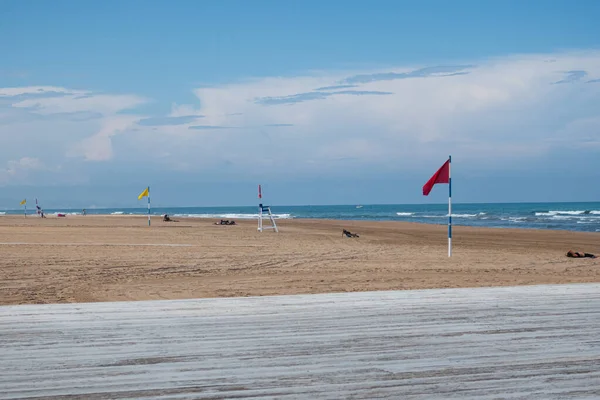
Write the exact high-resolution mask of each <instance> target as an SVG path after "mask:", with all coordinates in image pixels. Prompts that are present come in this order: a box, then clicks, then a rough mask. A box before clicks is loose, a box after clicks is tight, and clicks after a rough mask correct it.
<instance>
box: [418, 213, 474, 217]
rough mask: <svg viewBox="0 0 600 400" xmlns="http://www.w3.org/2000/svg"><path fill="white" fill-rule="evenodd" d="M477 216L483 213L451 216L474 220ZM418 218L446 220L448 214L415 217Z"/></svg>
mask: <svg viewBox="0 0 600 400" xmlns="http://www.w3.org/2000/svg"><path fill="white" fill-rule="evenodd" d="M479 215H485V213H479V214H452V218H475V217H477V216H479ZM415 217H418V218H448V214H444V215H441V214H440V215H415Z"/></svg>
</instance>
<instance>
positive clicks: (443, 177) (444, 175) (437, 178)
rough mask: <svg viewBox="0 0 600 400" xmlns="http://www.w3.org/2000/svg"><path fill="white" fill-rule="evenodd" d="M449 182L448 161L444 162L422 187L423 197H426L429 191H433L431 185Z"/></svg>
mask: <svg viewBox="0 0 600 400" xmlns="http://www.w3.org/2000/svg"><path fill="white" fill-rule="evenodd" d="M449 182H450V160H448V161H446V162H445V163H444V165H442V167H441V168H440V169H438V170H437V172H436V173H435V174H433V176H432V177H431V178H429V180H428V181H427V183H426V184H425V185H423V196H427V195H428V194H429V192H431V189H433V185H435V184H436V183H449Z"/></svg>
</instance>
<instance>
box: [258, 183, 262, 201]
mask: <svg viewBox="0 0 600 400" xmlns="http://www.w3.org/2000/svg"><path fill="white" fill-rule="evenodd" d="M258 198H259V199H262V189H261V187H260V185H258Z"/></svg>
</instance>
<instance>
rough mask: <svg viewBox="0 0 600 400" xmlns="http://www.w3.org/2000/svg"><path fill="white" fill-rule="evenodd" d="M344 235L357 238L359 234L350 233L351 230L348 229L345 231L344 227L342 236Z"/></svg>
mask: <svg viewBox="0 0 600 400" xmlns="http://www.w3.org/2000/svg"><path fill="white" fill-rule="evenodd" d="M344 235H345V236H346V237H349V238H357V237H359V236H358V233H352V232H350V231H347V230H346V229H344V230H343V231H342V237H343V236H344Z"/></svg>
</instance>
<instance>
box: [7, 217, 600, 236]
mask: <svg viewBox="0 0 600 400" xmlns="http://www.w3.org/2000/svg"><path fill="white" fill-rule="evenodd" d="M163 215H164V214H150V218H151V221H153V222H155V221H156V222H160V223H162V222H163V221H162V217H163ZM169 216H171V217H173V218H175V219H181V220H184V221H197V222H200V221H211V223H213V222H215V221H219V220H221V219H228V218H229V219H233V220H235V221H236V223H237V224H246V223H250V222H253V223H255V224H256V223H257V221H258V218H257V217H252V218H240V217H213V216H210V217H198V216H179V215H175V214H169ZM3 218H4V219H6V218H9V219H14V220H16V221H18V220H19V219H20V220H23V221H26V220H30V219H41V218H40V217H38V216H37V215H36V214H31V215H30V214H28V215H27V217H24V216H23V215H18V214H0V219H3ZM73 218H77V219H80V218H88V219H103V218H123V219H127V218H135V219H144V220H147V219H148V215H147V214H88V215H81V214H67V215H66V216H65V217H58V216H57V215H56V214H55V213H53V214H47V216H46V218H44V219H51V220H61V221H67V220H70V219H73ZM274 219H275V220H276V221H277V223H278V224H279V223H281V222H282V221H295V222H301V221H305V222H308V223H311V222H313V223H318V222H325V223H331V224H338V223H340V224H341V223H349V224H353V223H369V224H370V223H381V224H388V223H391V224H400V225H404V224H406V225H413V224H414V225H418V226H435V227H447V226H448V224H446V223H435V222H420V221H398V220H391V219H332V218H306V217H289V218H288V217H286V218H280V217H276V218H274ZM179 222H181V221H179ZM456 228H458V229H463V228H469V229H484V230H487V229H491V230H502V231H518V232H521V231H532V232H572V233H583V234H591V235H600V230H597V231H577V230H571V229H560V228H535V227H526V226H524V227H520V226H516V225H515V226H511V227H505V226H473V225H467V224H460V223H456V222H455V220H454V219H453V221H452V229H453V230H454V229H456Z"/></svg>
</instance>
